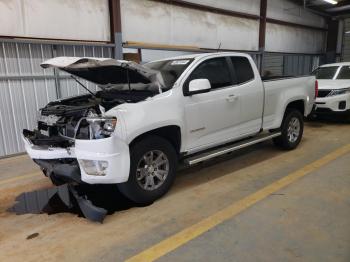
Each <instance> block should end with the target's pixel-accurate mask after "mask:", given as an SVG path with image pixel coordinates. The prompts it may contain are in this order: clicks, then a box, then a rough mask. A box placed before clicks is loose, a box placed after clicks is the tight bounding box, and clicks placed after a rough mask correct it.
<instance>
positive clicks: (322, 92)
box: [317, 90, 332, 97]
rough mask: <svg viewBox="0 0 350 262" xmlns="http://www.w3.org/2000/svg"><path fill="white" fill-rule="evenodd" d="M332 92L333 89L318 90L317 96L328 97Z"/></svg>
mask: <svg viewBox="0 0 350 262" xmlns="http://www.w3.org/2000/svg"><path fill="white" fill-rule="evenodd" d="M330 92H332V90H318V96H317V97H326V96H328V95H329V94H330Z"/></svg>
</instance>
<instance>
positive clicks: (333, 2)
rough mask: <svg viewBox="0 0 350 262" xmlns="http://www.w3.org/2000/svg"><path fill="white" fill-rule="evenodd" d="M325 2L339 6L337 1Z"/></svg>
mask: <svg viewBox="0 0 350 262" xmlns="http://www.w3.org/2000/svg"><path fill="white" fill-rule="evenodd" d="M323 1H325V2H327V3H330V4H332V5H336V4H338V2H337V1H335V0H323Z"/></svg>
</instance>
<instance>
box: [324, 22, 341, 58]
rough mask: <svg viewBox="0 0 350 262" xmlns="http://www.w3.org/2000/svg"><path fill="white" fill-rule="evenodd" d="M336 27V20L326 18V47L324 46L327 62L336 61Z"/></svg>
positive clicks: (337, 24) (337, 26)
mask: <svg viewBox="0 0 350 262" xmlns="http://www.w3.org/2000/svg"><path fill="white" fill-rule="evenodd" d="M338 28H339V21H338V20H333V19H329V20H328V33H327V48H326V60H327V61H326V62H327V63H335V62H336V57H337V45H338Z"/></svg>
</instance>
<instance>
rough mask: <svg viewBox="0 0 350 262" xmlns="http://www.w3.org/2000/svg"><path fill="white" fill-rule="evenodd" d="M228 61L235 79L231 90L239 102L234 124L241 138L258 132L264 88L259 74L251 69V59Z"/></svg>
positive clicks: (238, 57) (237, 58) (240, 57)
mask: <svg viewBox="0 0 350 262" xmlns="http://www.w3.org/2000/svg"><path fill="white" fill-rule="evenodd" d="M230 61H231V64H232V70H233V74H234V79H235V86H234V87H233V89H234V90H235V93H237V99H238V100H239V102H240V107H241V108H240V110H241V113H240V116H239V120H238V121H237V122H236V124H237V125H239V131H238V132H239V134H240V135H241V136H245V135H249V134H254V133H256V132H258V131H259V130H260V128H261V125H262V111H263V103H264V88H263V84H262V81H261V78H260V77H259V72H258V71H257V70H256V67H254V68H255V70H256V72H255V73H254V69H253V67H252V64H251V63H254V62H253V60H252V59H248V58H247V57H244V56H231V57H230Z"/></svg>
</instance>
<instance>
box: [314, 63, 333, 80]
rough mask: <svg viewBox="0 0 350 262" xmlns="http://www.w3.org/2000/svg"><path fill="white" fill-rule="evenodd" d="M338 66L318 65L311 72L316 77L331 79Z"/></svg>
mask: <svg viewBox="0 0 350 262" xmlns="http://www.w3.org/2000/svg"><path fill="white" fill-rule="evenodd" d="M338 68H339V66H328V67H319V68H317V69H316V70H315V71H313V72H312V75H314V76H316V79H333V77H334V76H335V74H336V73H337V70H338Z"/></svg>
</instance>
